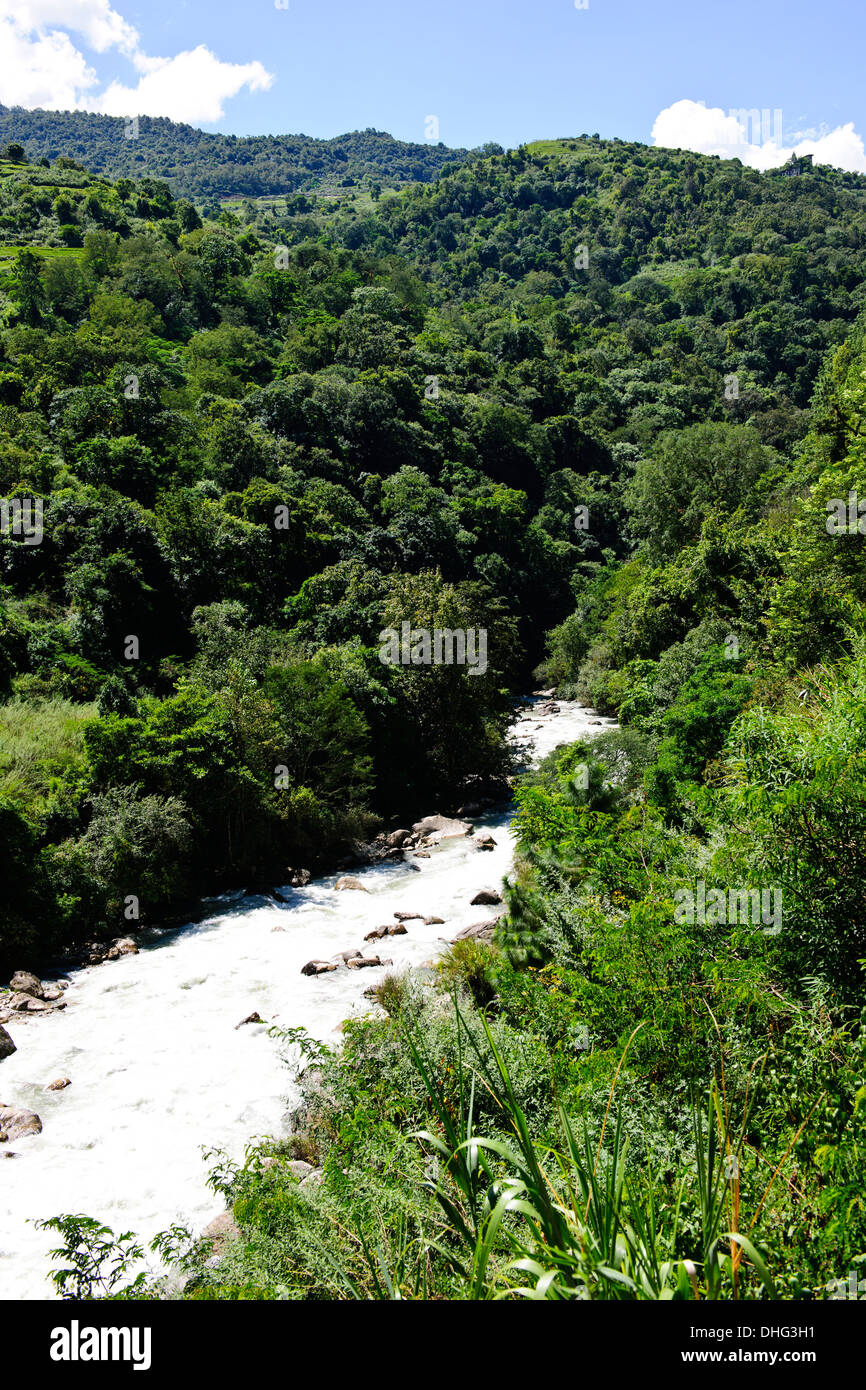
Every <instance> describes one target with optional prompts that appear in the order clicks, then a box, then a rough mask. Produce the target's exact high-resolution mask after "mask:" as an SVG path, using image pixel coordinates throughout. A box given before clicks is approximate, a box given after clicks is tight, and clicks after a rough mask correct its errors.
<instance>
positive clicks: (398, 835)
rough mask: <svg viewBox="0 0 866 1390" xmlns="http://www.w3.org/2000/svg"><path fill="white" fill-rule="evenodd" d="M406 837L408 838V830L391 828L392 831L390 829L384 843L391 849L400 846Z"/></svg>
mask: <svg viewBox="0 0 866 1390" xmlns="http://www.w3.org/2000/svg"><path fill="white" fill-rule="evenodd" d="M408 839H409V831H408V830H392V831H391V834H390V835H389V836H388V837H387V840H386V842H385V843H386V844H387V845H388V846H389V847H390V848H391V849H399V848H400V846H401V845H402V844H404V843H405V841H406V840H408Z"/></svg>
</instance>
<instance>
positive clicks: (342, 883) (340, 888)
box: [334, 876, 370, 893]
mask: <svg viewBox="0 0 866 1390" xmlns="http://www.w3.org/2000/svg"><path fill="white" fill-rule="evenodd" d="M349 889H352V890H354V892H356V893H369V891H370V890H369V888H365V887H364V885H363V883H362V882H361V880H360V879H359V878H349V877H345V876H344V877H343V878H338V879H337V882H336V883H335V884H334V892H335V893H343V892H346V891H347V890H349Z"/></svg>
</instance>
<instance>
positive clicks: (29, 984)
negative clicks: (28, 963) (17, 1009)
mask: <svg viewBox="0 0 866 1390" xmlns="http://www.w3.org/2000/svg"><path fill="white" fill-rule="evenodd" d="M9 988H10V989H11V990H12V991H13V993H15V994H29V995H31V996H32V997H33V998H34V999H41V998H42V981H41V980H39V979H37V977H36V976H35V975H31V973H30V971H29V970H16V971H15V974H14V975H13V976H12V979H11V980H10V981H9Z"/></svg>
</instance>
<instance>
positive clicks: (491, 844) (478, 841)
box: [472, 830, 496, 849]
mask: <svg viewBox="0 0 866 1390" xmlns="http://www.w3.org/2000/svg"><path fill="white" fill-rule="evenodd" d="M472 843H473V845H477V846H478V848H479V849H495V848H496V841H495V840H494V838H493V836H492V835H491V834H490V831H489V830H485V831H483V832H482V834H480V835H476V836H475V839H474V840H473V841H472Z"/></svg>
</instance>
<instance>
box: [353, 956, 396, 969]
mask: <svg viewBox="0 0 866 1390" xmlns="http://www.w3.org/2000/svg"><path fill="white" fill-rule="evenodd" d="M346 964H347V965H348V967H349V969H350V970H366V969H367V967H368V966H371V965H393V964H394V962H393V961H392V960H380V959H379V957H378V956H357V957H356V958H355V959H354V960H347V961H346Z"/></svg>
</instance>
